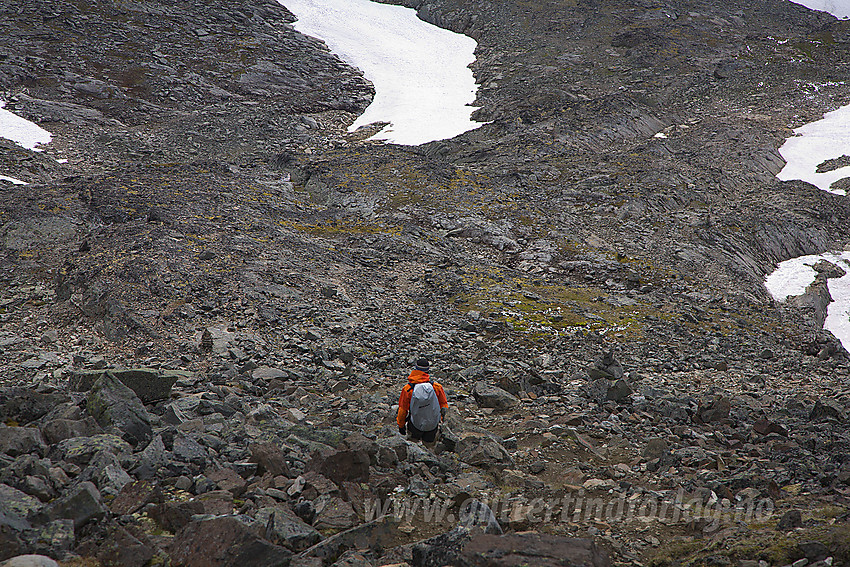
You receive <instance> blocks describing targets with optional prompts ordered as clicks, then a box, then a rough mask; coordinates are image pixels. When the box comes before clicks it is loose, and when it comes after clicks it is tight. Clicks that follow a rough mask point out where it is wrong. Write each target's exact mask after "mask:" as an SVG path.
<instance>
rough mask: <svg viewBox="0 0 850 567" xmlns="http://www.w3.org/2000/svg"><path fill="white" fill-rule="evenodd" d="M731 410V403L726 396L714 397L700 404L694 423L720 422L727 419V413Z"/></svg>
mask: <svg viewBox="0 0 850 567" xmlns="http://www.w3.org/2000/svg"><path fill="white" fill-rule="evenodd" d="M731 409H732V402H731V401H730V400H729V398H727V397H726V396H715V397H713V398H711V399H708V400H703V401H702V402H700V405H699V407H698V408H697V411H696V414H694V421H695V422H697V423H711V422H715V421H722V420H724V419H726V418H728V417H729V412H730V411H731Z"/></svg>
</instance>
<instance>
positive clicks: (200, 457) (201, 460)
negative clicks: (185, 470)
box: [171, 434, 210, 468]
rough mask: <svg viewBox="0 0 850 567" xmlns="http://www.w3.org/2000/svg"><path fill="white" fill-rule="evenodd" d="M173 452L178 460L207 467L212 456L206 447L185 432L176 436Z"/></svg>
mask: <svg viewBox="0 0 850 567" xmlns="http://www.w3.org/2000/svg"><path fill="white" fill-rule="evenodd" d="M171 453H172V455H174V459H175V460H176V461H180V462H182V463H190V464H193V465H195V466H197V467H200V468H204V467H206V465H207V463H208V462H209V458H210V455H209V452H208V451H207V449H206V447H204V446H203V445H201V444H200V443H198V442H197V441H195V439H193V438H192V437H191V436H189V435H183V434H178V435H177V436H176V437H175V438H174V445H173V447H172V450H171Z"/></svg>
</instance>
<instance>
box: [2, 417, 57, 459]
mask: <svg viewBox="0 0 850 567" xmlns="http://www.w3.org/2000/svg"><path fill="white" fill-rule="evenodd" d="M45 449H46V445H45V443H44V439H43V438H42V435H41V432H40V431H39V430H38V429H37V428H33V427H8V426H6V425H5V424H2V423H0V453H5V454H7V455H9V456H10V457H17V456H19V455H27V454H30V453H37V454H39V455H43V454H44V451H45Z"/></svg>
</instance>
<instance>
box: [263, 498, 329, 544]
mask: <svg viewBox="0 0 850 567" xmlns="http://www.w3.org/2000/svg"><path fill="white" fill-rule="evenodd" d="M254 518H255V519H256V520H257V521H258V522H260V523H261V524H264V525H266V526H267V528H266V534H267V537H269V539H270V540H271V541H272V542H273V543H277V544H279V545H283V546H286V547H287V548H289V549H291V550H292V551H303V550H305V549H307V548H308V547H310V546H312V545H315V544H317V543H318V542H319V541H320V540H321V539H322V534H320V533H319V532H318V531H317V530H316V529H315V528H314V527H312V526H310V525H308V524H306V523H305V522H304V521H302V519H301V518H299V517H298V516H297V515H295V514H294V513H293V512H291V511H289V510H288V509H286V508H284V507H276V508H260V509H259V510H257V513H256V514H255V515H254Z"/></svg>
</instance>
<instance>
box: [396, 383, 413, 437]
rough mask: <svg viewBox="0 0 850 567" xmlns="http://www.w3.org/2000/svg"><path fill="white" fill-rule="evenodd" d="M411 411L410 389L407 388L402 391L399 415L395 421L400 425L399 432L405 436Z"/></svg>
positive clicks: (399, 401)
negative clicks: (408, 415)
mask: <svg viewBox="0 0 850 567" xmlns="http://www.w3.org/2000/svg"><path fill="white" fill-rule="evenodd" d="M409 411H410V388H408V387H407V386H405V387H404V388H402V389H401V396H399V398H398V415H396V418H395V421H396V424H397V425H398V431H399V433H401V434H402V435H405V433H406V431H405V429H406V427H407V414H408V412H409Z"/></svg>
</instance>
